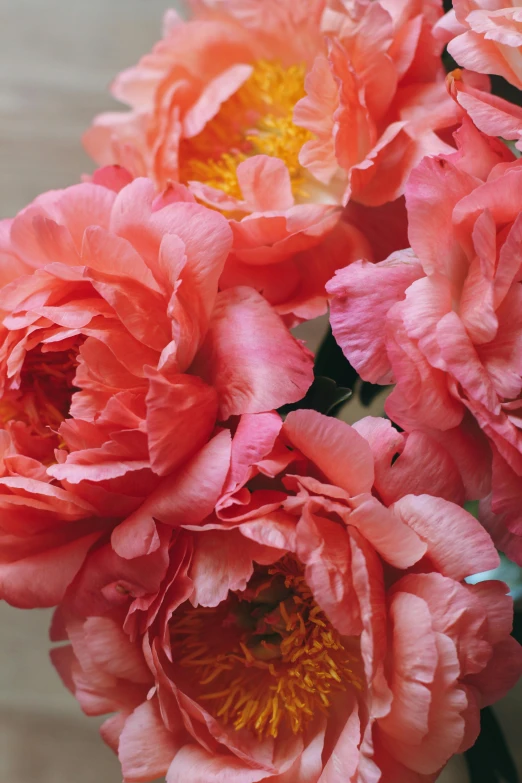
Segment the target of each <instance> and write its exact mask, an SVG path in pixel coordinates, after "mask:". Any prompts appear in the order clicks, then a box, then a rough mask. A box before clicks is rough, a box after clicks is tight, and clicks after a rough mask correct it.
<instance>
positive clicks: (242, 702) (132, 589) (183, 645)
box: [53, 411, 522, 783]
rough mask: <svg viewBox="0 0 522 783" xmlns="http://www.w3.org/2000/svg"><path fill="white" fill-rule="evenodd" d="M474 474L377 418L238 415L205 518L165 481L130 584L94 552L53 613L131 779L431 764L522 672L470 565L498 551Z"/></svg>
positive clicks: (497, 594)
mask: <svg viewBox="0 0 522 783" xmlns="http://www.w3.org/2000/svg"><path fill="white" fill-rule="evenodd" d="M223 437H224V438H229V434H228V433H223ZM210 464H211V462H210V460H209V462H208V469H210ZM201 467H202V466H201V463H200V469H201ZM189 473H190V470H187V473H186V477H188V476H189ZM203 475H208V473H204V474H203ZM427 490H429V491H430V492H436V493H438V494H439V497H434V496H432V495H429V494H424V493H426V491H427ZM463 492H464V490H463V487H462V483H461V481H460V479H459V477H458V473H457V471H456V470H455V466H454V463H453V459H452V457H451V456H450V455H449V454H448V453H447V452H446V451H445V450H444V449H443V448H442V447H440V446H439V445H438V444H437V443H436V442H434V441H432V440H431V439H430V438H428V437H427V436H425V435H422V434H420V433H418V434H411V435H409V436H406V435H404V434H401V433H398V432H397V431H396V430H394V429H393V428H392V426H391V425H390V423H389V422H386V421H384V420H382V419H364V420H363V421H361V422H359V424H358V425H357V428H351V427H349V426H348V425H347V424H344V423H343V422H340V421H336V420H334V419H328V418H326V417H324V416H321V415H320V414H318V413H315V412H313V411H299V412H297V413H292V414H290V415H289V416H288V418H287V420H286V422H285V424H284V425H283V426H282V427H281V421H280V419H279V418H278V417H277V416H276V415H275V414H262V415H256V416H245V417H243V418H242V419H241V421H240V422H239V425H238V428H237V430H236V432H235V434H234V437H233V440H232V447H231V462H230V469H229V472H228V475H227V476H226V479H225V482H224V484H223V487H222V491H221V493H220V494H219V497H218V499H217V501H214V507H213V508H212V510H211V512H210V514H207V516H206V517H205V518H201V517H200V515H198V514H195V515H194V514H193V515H191V516H189V517H188V518H187V516H186V511H185V509H191V508H192V503H191V491H190V482H189V481H187V483H186V484H185V492H184V493H181V494H179V495H178V497H181V496H182V495H184V499H185V506H184V508H183V507H182V505H178V508H177V509H172V508H171V507H170V505H168V504H164V503H162V502H161V498H156V501H155V502H153V503H151V504H150V505H149V506H148V507H147V508H144V509H141V510H140V511H138V512H137V513H136V514H135V515H133V517H134V518H133V519H132V520H130V521H127V522H125V523H124V524H123V525H122V526H121V528H120V529H117V530H116V531H115V533H114V535H113V542H112V543H113V547H114V549H113V552H114V550H118V551H120V553H124V554H125V557H123V558H120V568H121V569H122V579H121V581H120V582H118V583H117V585H116V587H117V589H115V588H114V586H113V584H109V583H108V580H109V579H114V575H115V574H116V573H117V569H116V568H115V565H116V561H115V560H113V562H112V564H111V567H110V569H108V570H107V572H106V574H105V576H106V578H107V583H106V584H103V556H102V554H100V559H99V562H100V564H101V567H100V568H95V569H94V568H91V569H84V573H83V577H82V578H80V580H78V582H77V584H76V586H75V590H74V591H73V592H72V594H71V596H70V600H68V601H67V602H66V604H65V605H64V607H63V608H62V610H61V611H60V613H59V614H58V615H57V617H56V621H55V627H54V638H55V639H59V638H66V637H68V638H69V639H70V641H71V644H72V646H70V647H61V648H59V649H57V650H55V651H54V653H53V658H54V662H55V664H56V666H57V667H58V670H59V671H60V673H61V675H62V677H63V679H64V681H65V683H66V684H67V685H68V687H70V689H71V690H72V691H73V693H75V695H76V697H77V698H78V700H79V701H80V704H81V705H82V707H83V709H84V710H85V711H86V712H87V713H88V714H94V715H100V714H105V713H107V712H114V713H116V714H115V716H114V717H113V718H110V719H109V720H108V721H107V722H106V723H105V724H104V727H103V729H102V734H103V736H104V738H105V739H106V741H107V742H108V743H109V744H110V745H111V747H113V748H114V749H115V750H116V751H117V752H118V755H119V758H120V761H121V764H122V768H123V775H124V780H125V781H127V783H131V781H132V782H133V783H134V781H136V782H137V781H148V780H152V779H153V778H155V777H159V776H163V775H166V778H167V783H181V781H185V780H187V779H189V778H190V780H191V781H192V780H193V781H194V783H218V782H219V783H224V781H227V783H228V781H236V782H237V783H249V782H250V781H261V780H270V781H274V782H275V781H277V783H319V782H321V783H345V781H347V780H353V781H355V780H363V779H364V780H366V781H368V782H369V783H377V781H381V782H382V783H399V781H400V782H401V783H406V781H407V782H408V783H410V782H411V783H427V782H428V781H430V782H431V781H434V780H435V778H436V776H437V774H438V772H439V771H440V769H441V768H442V767H443V765H444V764H445V763H446V761H447V760H448V758H449V757H450V756H451V755H452V754H454V753H457V752H459V751H461V750H463V749H465V748H467V747H469V745H471V744H472V743H473V741H474V739H475V737H476V735H477V732H478V728H479V725H478V717H479V709H480V707H482V706H484V705H486V704H488V703H491V702H492V701H494V700H496V699H497V698H499V697H500V696H501V695H502V694H503V693H504V692H505V691H506V690H507V689H508V688H509V687H511V686H512V684H513V683H514V682H515V680H516V679H517V678H518V676H519V674H520V671H521V669H522V658H521V653H520V648H519V646H518V644H517V643H516V642H515V640H514V639H512V638H511V637H510V636H509V633H510V628H511V617H512V602H511V599H510V598H508V597H507V596H506V594H505V593H506V587H505V585H502V584H501V583H497V582H490V583H482V584H480V585H477V586H473V587H472V586H469V585H467V584H465V583H464V582H463V581H462V580H463V578H464V577H465V576H467V575H468V574H469V573H471V572H475V571H478V570H483V569H487V568H491V567H494V566H495V564H496V563H497V562H498V556H497V554H496V552H495V550H494V547H493V545H492V543H491V540H490V539H489V536H488V535H487V533H486V532H485V531H484V530H483V528H482V527H481V526H480V525H479V524H478V522H476V520H475V519H474V518H473V517H472V516H471V515H469V514H468V513H467V512H465V511H464V510H462V509H461V508H460V507H459V506H457V505H456V504H455V503H453V502H452V501H453V500H457V501H460V500H461V499H462V496H463ZM200 494H201V493H200ZM207 497H208V500H209V501H210V502H212V500H213V498H215V494H214V491H213V490H211V491H210V492H209V493H208V496H207ZM202 510H203V509H202V508H200V511H202ZM147 519H148V524H151V523H153V524H154V527H155V530H156V534H157V536H158V539H159V543H158V549H157V553H159V552H160V551H162V552H164V553H165V555H166V557H165V560H164V566H163V574H164V577H163V581H162V584H161V586H160V587H159V588H158V589H157V590H156V591H155V592H151V591H150V589H148V585H150V583H151V581H152V580H153V579H154V578H155V568H156V566H157V560H156V561H155V564H154V566H152V561H151V562H150V563H149V565H147V557H148V556H147V555H146V554H145V550H144V548H143V547H142V549H141V553H140V551H139V547H138V548H136V540H137V538H138V537H137V536H136V530H137V525H139V524H141V525H142V527H143V528H144V527H145V524H146V522H147ZM154 520H156V521H155V522H154ZM169 529H170V534H169V533H168V532H167V531H169ZM131 546H132V547H134V549H135V551H134V553H133V554H134V556H136V557H139V559H137V560H135V561H133V560H132V558H131V557H130V555H131V552H130V551H129V547H131ZM155 556H156V558H157V556H158V555H157V554H156V555H155ZM124 569H125V571H126V573H125V578H124V577H123V570H124ZM100 589H101V591H102V593H103V600H101V601H100V599H99V598H98V599H97V600H98V602H99V603H98V606H97V607H96V609H98V610H99V611H98V612H92V608H93V606H94V604H93V603H92V601H93V599H94V597H95V591H97V592H98V594H99V593H100ZM82 594H83V596H82ZM95 600H96V599H95ZM82 601H83V606H82ZM104 603H105V605H103V604H104ZM89 606H90V609H91V615H92V614H98V615H101V613H102V611H105V614H104V615H103V616H91V617H89V618H88V619H82V614H86V613H89Z"/></svg>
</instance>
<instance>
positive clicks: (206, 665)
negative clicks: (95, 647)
mask: <svg viewBox="0 0 522 783" xmlns="http://www.w3.org/2000/svg"><path fill="white" fill-rule="evenodd" d="M171 641H172V652H173V659H174V661H175V662H177V664H178V665H180V666H181V667H182V668H184V669H188V670H191V675H192V680H193V685H194V686H195V687H196V688H197V690H198V692H199V695H198V698H199V701H201V702H203V703H206V704H207V705H208V708H209V711H210V712H211V713H212V714H213V715H214V716H215V717H216V718H219V719H220V720H222V721H223V723H225V724H232V725H233V726H234V728H235V729H236V730H239V729H243V728H246V729H249V730H251V731H253V732H254V733H256V734H257V735H258V736H259V737H260V738H261V737H267V736H270V737H277V736H278V733H279V731H280V729H281V727H282V726H283V725H285V724H286V725H287V726H289V727H290V728H291V730H292V732H293V733H294V734H298V733H300V732H302V731H303V730H304V729H305V727H306V725H307V724H308V722H309V721H310V720H311V719H312V718H313V716H314V714H317V711H318V710H319V711H320V712H323V713H326V714H327V713H328V708H329V707H330V706H331V703H332V697H333V696H334V695H335V694H336V693H338V692H342V691H346V690H347V689H348V687H349V686H352V685H353V686H355V687H356V688H357V689H362V687H363V686H362V680H361V677H360V676H359V675H358V674H356V673H355V672H354V670H353V666H354V664H358V663H359V657H358V654H357V653H355V654H354V652H353V651H352V652H349V651H348V649H347V644H349V641H348V640H346V639H344V638H342V637H341V636H340V635H339V633H338V632H337V631H336V630H335V628H334V627H333V626H332V624H331V623H330V621H329V620H328V618H327V617H326V615H325V614H324V612H323V611H322V610H321V609H320V607H319V606H318V605H317V604H316V603H315V601H314V598H313V596H312V593H311V590H310V588H309V587H308V585H307V584H306V582H305V579H304V576H303V570H302V567H301V565H300V564H299V563H297V561H296V560H295V559H294V558H292V557H291V556H289V555H286V556H285V557H284V558H282V560H280V561H279V562H277V563H276V564H275V565H274V566H271V567H269V568H266V567H260V566H256V569H255V571H254V575H253V577H252V579H251V580H250V582H249V584H248V586H247V588H246V590H244V591H243V592H238V593H232V594H229V597H228V598H227V600H226V601H224V602H223V603H222V604H220V605H219V606H218V607H216V608H207V607H196V608H194V607H192V606H190V605H188V604H186V605H185V606H184V607H182V609H181V611H179V612H176V614H175V615H174V617H173V621H172V624H171Z"/></svg>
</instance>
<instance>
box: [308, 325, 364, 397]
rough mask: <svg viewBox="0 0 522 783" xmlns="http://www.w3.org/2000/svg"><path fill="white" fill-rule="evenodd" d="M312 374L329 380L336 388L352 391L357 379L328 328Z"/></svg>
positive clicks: (354, 371)
mask: <svg viewBox="0 0 522 783" xmlns="http://www.w3.org/2000/svg"><path fill="white" fill-rule="evenodd" d="M314 373H315V375H316V376H317V377H324V378H331V379H332V381H335V383H336V384H337V385H338V386H341V387H344V388H348V389H353V387H354V385H355V381H356V380H357V378H358V377H359V376H358V375H357V371H356V370H354V368H353V367H352V365H351V364H350V362H349V361H348V359H347V358H346V356H345V355H344V354H343V352H342V351H341V349H340V348H339V346H338V345H337V343H336V341H335V337H334V336H333V334H332V330H331V328H330V327H329V328H328V331H327V333H326V335H325V338H324V340H323V342H322V343H321V345H320V347H319V350H318V351H317V354H316V356H315V367H314Z"/></svg>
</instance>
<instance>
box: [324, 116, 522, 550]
mask: <svg viewBox="0 0 522 783" xmlns="http://www.w3.org/2000/svg"><path fill="white" fill-rule="evenodd" d="M458 135H459V140H460V144H461V149H460V151H459V152H458V153H456V154H454V155H452V156H449V157H444V156H443V157H437V158H432V159H428V158H427V159H425V160H424V161H423V162H422V163H421V165H420V166H419V167H418V168H417V169H416V170H415V171H414V172H413V173H412V176H411V179H410V181H409V184H408V190H407V199H406V200H407V206H408V215H409V238H410V242H411V246H412V250H408V251H404V252H399V253H397V254H395V255H393V256H391V257H390V258H389V259H388V260H386V261H384V262H382V263H380V264H377V265H373V264H367V263H365V262H357V263H356V264H355V265H352V266H351V267H347V268H346V269H344V270H342V271H341V272H339V273H338V274H337V276H336V277H335V278H334V279H333V280H332V281H331V282H330V283H329V285H328V290H329V291H330V293H331V295H332V296H333V301H332V316H331V320H332V327H333V331H334V334H335V335H336V338H337V340H338V342H339V344H340V345H341V347H342V348H343V351H344V352H345V354H346V355H347V356H348V358H349V359H350V361H351V362H352V363H353V364H354V366H355V367H356V368H357V369H358V371H359V372H360V374H361V375H362V377H363V378H365V379H367V380H371V381H374V382H377V383H390V382H395V383H396V386H395V389H394V390H393V392H392V394H391V395H390V397H389V398H388V400H387V403H386V410H387V412H388V414H389V416H390V417H391V418H392V419H393V420H394V421H396V422H397V423H399V424H400V425H401V426H402V427H404V428H406V429H411V428H415V429H422V430H423V431H425V432H429V433H431V434H432V436H435V437H438V438H440V439H441V440H444V442H445V443H446V444H447V445H448V447H450V448H455V449H458V450H459V451H458V452H457V451H456V452H455V453H460V460H459V462H460V467H461V469H462V470H463V471H464V473H465V474H466V481H467V488H468V496H469V497H474V498H482V497H484V496H485V495H486V494H487V493H488V491H489V483H490V479H491V475H492V476H493V485H492V489H493V495H492V499H491V510H492V511H493V512H494V513H498V514H501V515H503V520H502V519H501V520H496V522H491V521H490V524H491V525H492V530H494V532H495V536H496V540H497V543H498V544H499V546H501V547H502V549H504V550H505V551H506V552H507V553H508V554H509V555H510V556H511V557H513V558H514V559H516V560H517V561H518V562H522V541H521V538H520V490H519V488H518V487H519V485H520V477H521V476H522V431H521V418H520V415H521V410H522V408H521V390H522V364H521V361H520V356H521V355H522V354H521V349H522V321H521V317H520V313H521V312H522V310H521V301H520V296H521V287H520V281H521V279H522V256H521V242H522V200H521V196H520V194H521V192H522V189H521V184H522V165H521V163H522V162H521V161H520V160H515V159H514V157H513V156H512V154H511V153H510V152H509V151H508V150H507V148H506V147H505V146H504V145H502V144H500V143H499V142H497V141H496V140H495V139H488V138H487V137H485V136H482V135H481V134H480V133H479V132H478V131H477V130H476V129H474V127H473V126H472V125H471V123H470V122H469V121H467V122H466V123H465V124H464V125H463V127H462V129H461V130H460V131H459V134H458ZM437 433H438V435H437ZM491 454H492V455H493V469H492V471H491V467H488V462H490V460H491Z"/></svg>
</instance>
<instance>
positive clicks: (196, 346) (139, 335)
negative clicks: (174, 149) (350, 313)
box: [0, 171, 312, 603]
mask: <svg viewBox="0 0 522 783" xmlns="http://www.w3.org/2000/svg"><path fill="white" fill-rule="evenodd" d="M96 179H97V181H98V182H99V181H100V180H102V181H106V182H108V183H109V182H110V183H111V185H113V186H117V187H118V188H119V187H120V186H121V185H122V181H121V179H122V175H121V172H117V171H116V172H114V171H108V172H101V173H99V174H98V175H97V178H96ZM0 234H1V237H0V255H1V259H2V264H1V270H2V280H1V283H2V286H1V289H0V311H1V327H0V421H1V425H2V428H3V430H4V434H5V435H6V436H7V437H8V440H9V444H8V445H7V446H6V448H8V449H10V453H11V452H12V453H14V454H15V455H19V460H18V461H17V462H16V466H15V468H11V462H9V467H8V468H7V469H6V472H7V476H9V474H10V473H11V471H12V470H14V472H15V473H16V475H17V478H16V482H17V484H16V489H14V488H13V487H14V486H15V484H14V483H13V482H14V479H10V478H7V477H6V478H5V479H2V480H1V482H2V489H1V490H0V495H1V497H2V499H1V501H0V502H2V503H3V502H4V495H6V496H7V495H8V496H9V498H11V496H13V495H16V496H17V498H18V500H16V501H15V500H12V499H10V500H8V499H6V500H5V503H7V504H11V506H12V511H11V512H10V514H7V513H4V514H3V518H2V520H1V521H0V531H1V532H2V534H3V533H5V534H6V535H7V534H8V535H9V536H10V537H14V539H13V540H12V541H11V538H10V539H9V540H10V542H11V543H10V551H11V552H12V553H11V554H9V556H8V559H13V560H14V561H17V557H16V552H17V551H18V550H17V546H19V547H20V549H19V552H20V558H22V557H25V556H26V554H27V551H29V550H30V551H32V546H33V543H34V541H33V543H31V540H32V539H31V537H32V536H33V535H40V533H41V531H42V530H45V531H46V533H49V534H50V536H51V537H50V538H49V541H50V542H51V543H49V547H51V546H52V547H53V548H54V547H56V546H58V545H59V542H60V540H61V538H60V537H61V536H62V535H63V543H64V545H65V543H67V542H69V541H70V540H72V538H74V536H73V534H72V530H73V527H71V525H70V524H67V525H65V524H64V523H65V521H66V520H68V519H69V518H70V519H74V520H76V519H78V518H79V517H84V516H91V515H93V514H94V515H95V516H102V517H103V518H104V519H106V520H107V519H108V520H113V523H114V521H117V520H118V519H119V520H121V519H123V518H125V517H126V516H128V514H129V513H130V512H131V511H133V510H134V509H135V508H136V507H137V506H139V505H140V504H141V503H142V502H143V500H144V498H146V497H147V496H148V495H149V494H150V492H152V491H153V490H154V489H155V488H156V487H157V486H158V485H159V484H161V481H162V479H164V478H165V477H172V476H173V475H175V474H176V473H177V472H178V471H179V470H180V468H181V467H183V466H184V465H185V464H186V463H187V461H188V460H190V458H192V457H193V456H194V455H196V454H197V453H198V452H199V451H200V450H201V448H202V447H204V446H205V444H207V442H208V441H209V440H211V438H212V436H213V434H214V431H215V428H216V424H217V422H226V420H228V419H229V418H230V417H231V416H237V415H241V414H243V413H256V412H260V411H264V410H270V409H272V408H274V407H278V406H280V405H282V404H286V403H287V402H289V401H295V400H297V399H299V398H301V397H302V396H303V394H304V392H305V391H306V389H307V388H308V386H309V385H310V383H311V380H312V358H311V354H310V353H309V352H308V351H307V350H306V349H305V348H304V347H303V345H301V344H300V343H299V342H298V341H296V340H294V338H293V337H291V335H290V334H289V332H288V331H287V329H286V327H285V326H284V324H283V323H282V321H281V319H280V318H279V316H277V315H276V314H275V313H274V312H273V310H272V308H271V307H270V305H269V304H268V303H267V302H266V300H265V299H263V297H261V296H260V295H259V294H258V293H257V292H256V291H254V290H253V289H251V288H246V287H239V288H230V289H228V290H226V291H223V292H221V293H218V280H219V277H220V275H221V272H222V269H223V265H224V263H225V259H226V257H227V254H228V252H229V249H230V245H231V231H230V228H229V226H228V223H227V221H226V219H225V218H224V217H223V216H222V215H220V214H219V213H217V212H216V211H213V210H209V209H207V208H206V207H204V206H201V205H199V204H196V203H195V202H194V200H193V197H192V196H191V195H190V194H189V193H188V191H186V189H185V188H183V187H178V188H171V189H170V190H168V191H166V192H165V193H163V194H161V195H159V196H158V195H157V194H156V193H155V189H154V186H153V185H152V183H151V182H149V181H148V180H145V179H138V180H136V181H134V182H132V183H131V184H129V185H126V186H124V187H123V188H122V189H121V190H120V192H118V193H117V192H115V191H114V190H112V189H111V188H110V187H105V186H104V185H103V184H95V183H85V184H82V185H77V186H73V187H71V188H68V189H66V190H63V191H55V192H51V193H47V194H44V195H43V196H40V197H39V198H38V199H37V200H36V201H35V202H33V204H31V205H30V206H29V207H27V208H26V209H25V210H23V211H22V212H21V213H20V214H19V215H18V216H17V217H16V218H15V219H14V220H12V221H5V222H4V223H2V224H1V226H0ZM275 345H277V350H274V346H275ZM6 444H7V441H6ZM42 482H43V483H42ZM71 492H72V493H74V495H75V496H76V500H75V501H70V500H69V496H70V493H71ZM2 493H3V494H2ZM41 495H47V496H48V497H49V499H48V501H45V502H47V503H49V504H51V505H52V507H53V508H55V512H54V513H52V509H50V511H51V513H48V514H47V515H46V521H45V525H43V524H42V525H40V524H36V523H34V524H33V522H34V520H33V521H31V519H27V516H28V514H30V508H31V506H37V505H38V503H40V502H44V501H43V500H41V501H40V500H39V499H38V498H40V496H41ZM65 502H67V503H72V506H71V508H72V510H71V511H70V512H69V511H68V512H67V514H64V512H62V510H61V506H62V505H63V503H65ZM74 503H76V504H77V506H78V507H77V508H76V507H74V508H73V506H74ZM15 504H16V505H15ZM86 509H87V510H86ZM109 527H110V526H109ZM60 531H61V532H60ZM80 532H81V535H82V536H83V535H84V534H85V526H80ZM51 534H52V535H51ZM78 535H80V533H79V534H78ZM53 536H55V537H56V540H55V538H53ZM17 539H18V542H17ZM42 547H43V548H45V545H44V544H42ZM2 548H3V549H2V551H3V552H4V553H5V552H6V548H5V546H4V544H2ZM37 548H40V544H38V547H37ZM44 555H45V553H44ZM44 555H43V556H44ZM79 564H81V561H80V562H79ZM44 566H45V567H48V566H47V564H46V563H44V561H43V560H42V567H44ZM15 567H16V566H15V565H13V566H12V568H15ZM60 573H61V574H62V576H63V585H62V588H61V589H62V593H63V589H64V588H65V586H66V585H67V583H68V581H70V576H71V574H70V572H69V571H66V570H65V569H64V570H63V571H61V572H60V570H58V574H60ZM56 578H57V579H58V578H59V577H58V576H57V577H56ZM34 588H35V583H34V581H33V582H32V583H31V581H30V580H28V582H27V585H26V589H27V594H28V595H33V594H35V590H34ZM0 592H1V593H2V595H3V596H4V597H8V598H9V600H14V601H17V600H18V599H16V598H13V594H12V592H10V591H8V590H7V588H6V587H5V584H4V585H3V586H2V584H1V581H0ZM57 597H58V600H60V593H57ZM20 600H23V601H29V600H33V599H29V598H20ZM46 600H49V601H50V602H51V603H53V602H55V599H53V600H51V599H50V598H49V596H47V598H46Z"/></svg>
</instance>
